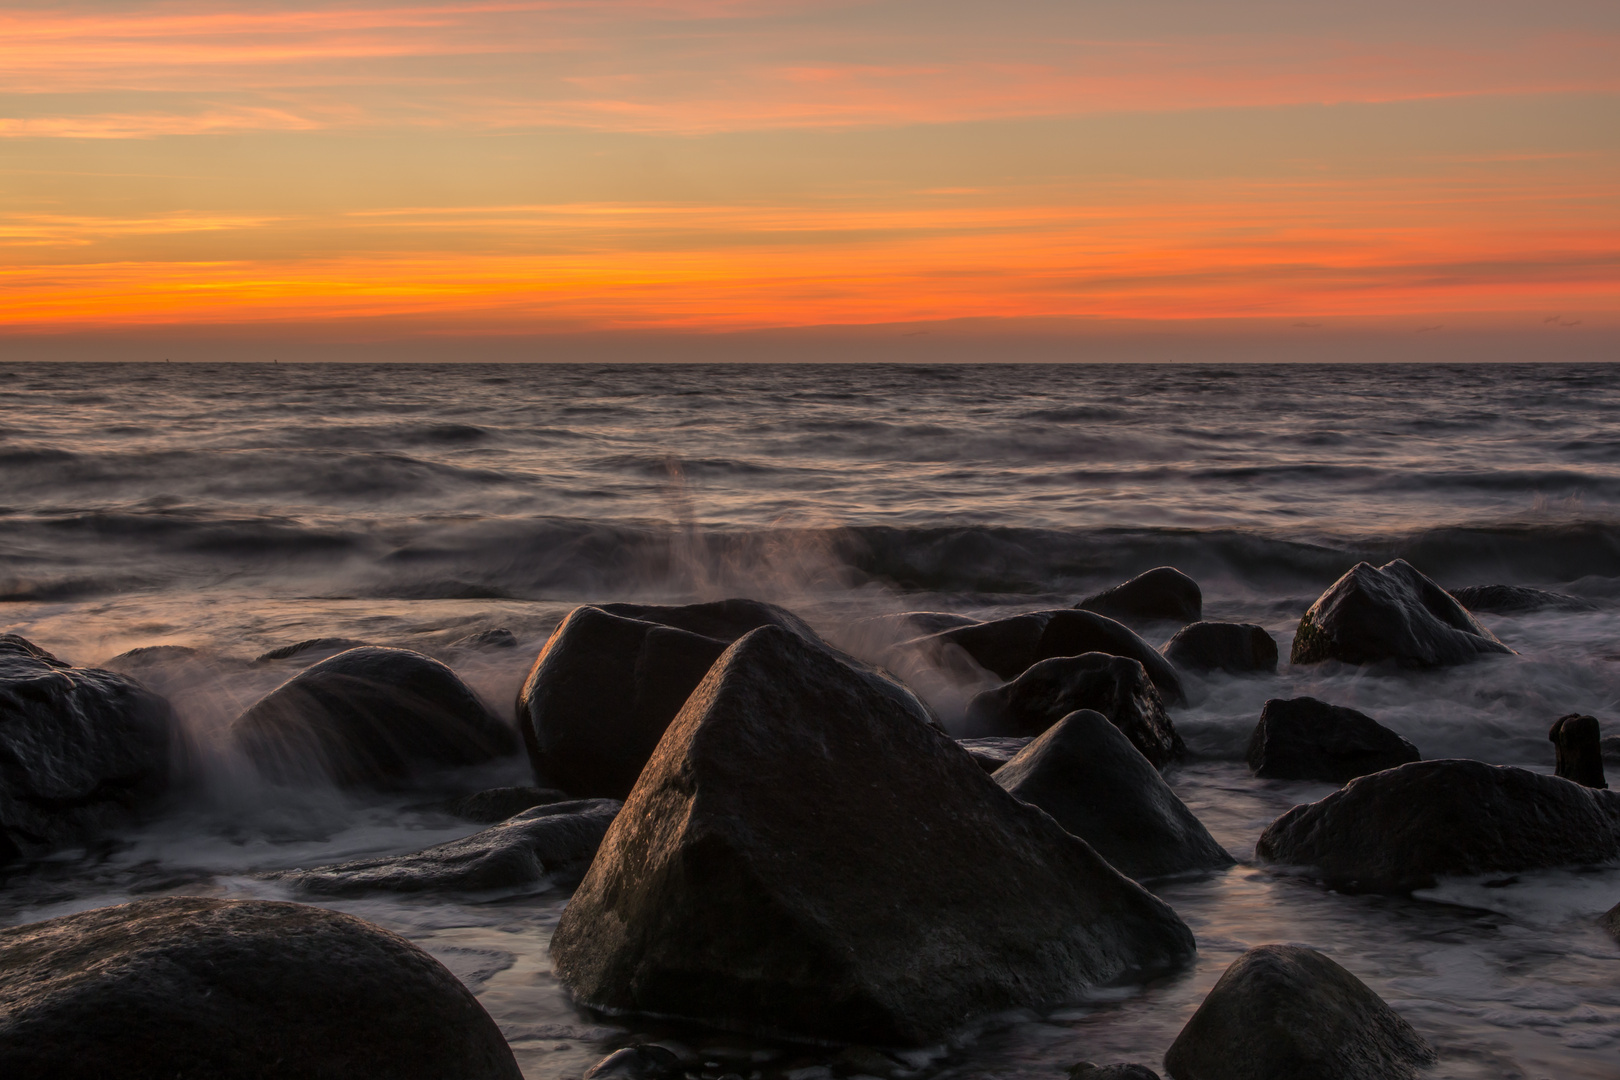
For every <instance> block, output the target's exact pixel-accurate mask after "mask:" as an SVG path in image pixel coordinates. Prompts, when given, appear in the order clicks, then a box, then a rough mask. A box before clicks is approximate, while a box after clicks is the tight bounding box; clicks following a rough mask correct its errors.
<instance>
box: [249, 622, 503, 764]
mask: <svg viewBox="0 0 1620 1080" xmlns="http://www.w3.org/2000/svg"><path fill="white" fill-rule="evenodd" d="M231 732H232V735H233V736H234V737H235V738H236V740H237V742H238V744H239V745H241V747H242V748H243V749H244V750H245V751H246V753H247V755H248V756H249V757H250V758H251V759H252V761H253V763H254V764H255V765H256V766H258V768H259V770H260V771H261V772H262V773H264V774H265V775H266V776H267V777H269V778H270V779H272V780H275V781H277V782H281V783H308V782H319V781H322V780H329V781H330V782H332V783H336V784H338V785H340V786H342V787H381V788H386V787H396V786H400V785H405V784H409V783H411V782H413V781H416V780H419V779H421V778H422V777H423V776H425V775H427V774H429V773H431V772H433V771H435V770H440V769H445V768H451V767H456V766H465V765H478V764H482V763H483V762H486V761H490V760H492V759H494V758H497V757H502V756H505V755H507V754H510V753H513V752H514V751H515V750H516V749H517V736H516V733H515V732H513V731H512V729H511V728H510V727H509V726H507V725H506V724H504V723H502V722H501V721H500V720H498V719H496V718H495V717H494V716H493V715H492V714H491V713H490V711H489V710H488V709H487V708H485V707H484V704H483V702H481V701H479V700H478V696H477V695H476V694H474V693H473V692H472V691H471V690H470V689H468V688H467V685H466V684H465V683H463V682H462V681H461V679H460V678H459V677H458V676H457V675H456V673H455V672H454V671H452V670H450V668H448V667H446V666H445V665H444V664H441V663H440V662H439V661H437V660H434V659H432V658H430V657H426V656H423V655H422V654H421V653H414V652H411V651H409V650H407V649H385V648H379V647H377V646H367V647H365V648H360V649H350V650H348V651H347V652H341V653H338V654H337V655H336V656H332V657H328V658H327V659H325V660H322V661H321V662H320V663H318V664H316V665H314V666H313V667H309V668H305V669H304V670H303V671H302V672H300V673H299V674H297V675H295V676H294V677H293V678H291V679H289V680H287V681H286V682H284V683H282V684H281V685H280V686H279V687H277V688H276V689H275V690H272V691H271V692H270V693H269V694H267V695H265V697H264V698H263V699H262V700H260V701H259V703H258V704H257V705H254V706H253V707H252V708H251V709H249V710H248V711H247V712H245V713H243V714H242V715H241V716H240V717H238V718H237V720H236V723H235V724H234V725H233V727H232V729H231Z"/></svg>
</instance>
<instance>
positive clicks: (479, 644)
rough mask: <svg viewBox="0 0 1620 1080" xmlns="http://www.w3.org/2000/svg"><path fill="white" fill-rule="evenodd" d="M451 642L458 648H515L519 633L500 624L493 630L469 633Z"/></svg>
mask: <svg viewBox="0 0 1620 1080" xmlns="http://www.w3.org/2000/svg"><path fill="white" fill-rule="evenodd" d="M450 644H451V645H452V646H453V647H454V648H458V649H515V648H517V635H516V634H514V633H512V631H510V630H508V629H506V628H505V627H504V626H498V627H496V628H495V629H493V630H483V631H480V632H479V633H476V634H468V635H467V636H466V637H464V638H457V639H456V640H455V641H453V642H451V643H450Z"/></svg>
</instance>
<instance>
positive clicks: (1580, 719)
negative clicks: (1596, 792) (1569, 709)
mask: <svg viewBox="0 0 1620 1080" xmlns="http://www.w3.org/2000/svg"><path fill="white" fill-rule="evenodd" d="M1547 739H1548V740H1549V741H1550V742H1551V743H1552V744H1553V747H1554V754H1555V757H1556V762H1557V763H1556V765H1555V766H1554V772H1555V773H1556V774H1557V775H1558V776H1562V777H1563V778H1564V779H1565V780H1573V781H1575V782H1576V783H1577V784H1583V785H1585V786H1586V787H1590V788H1606V787H1608V786H1609V782H1608V780H1607V779H1605V778H1604V775H1603V738H1602V733H1601V732H1599V731H1598V722H1597V717H1595V716H1583V715H1581V714H1580V713H1570V714H1569V715H1568V716H1560V717H1559V718H1558V719H1557V720H1554V721H1553V726H1552V730H1551V731H1549V732H1547Z"/></svg>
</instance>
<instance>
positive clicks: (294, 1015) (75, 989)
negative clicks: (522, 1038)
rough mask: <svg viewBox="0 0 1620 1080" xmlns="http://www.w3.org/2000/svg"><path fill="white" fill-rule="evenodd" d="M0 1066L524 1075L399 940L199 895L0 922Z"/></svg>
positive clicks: (88, 1073) (86, 1074) (499, 1079)
mask: <svg viewBox="0 0 1620 1080" xmlns="http://www.w3.org/2000/svg"><path fill="white" fill-rule="evenodd" d="M0 1075H3V1076H8V1077H18V1078H22V1077H52V1078H54V1080H106V1078H107V1077H120V1078H126V1080H159V1078H162V1080H169V1078H172V1077H175V1076H183V1077H230V1078H232V1080H260V1078H263V1080H271V1078H277V1080H279V1078H283V1077H289V1076H296V1077H301V1078H310V1080H361V1078H367V1077H389V1078H391V1080H521V1074H520V1073H519V1072H518V1067H517V1063H516V1062H515V1061H514V1060H513V1058H512V1052H511V1050H509V1049H508V1048H507V1046H506V1041H505V1040H504V1039H503V1038H502V1037H501V1033H500V1030H499V1029H498V1028H496V1026H495V1022H494V1021H493V1020H491V1019H490V1018H489V1014H488V1013H486V1012H484V1010H483V1007H482V1006H480V1005H479V1004H478V1001H477V999H476V998H474V997H473V995H472V994H471V993H470V992H468V990H467V989H466V987H464V986H462V985H461V983H460V982H458V981H457V980H456V977H455V976H454V975H452V974H450V972H449V971H447V970H445V968H444V966H443V965H441V964H440V963H439V962H438V961H437V960H434V959H433V958H432V957H431V956H429V955H428V954H427V953H425V952H423V951H422V950H421V949H419V948H417V947H416V946H415V945H412V944H411V943H410V942H408V941H406V940H405V939H404V938H402V937H399V936H398V935H396V934H391V933H389V932H388V931H386V930H383V929H380V928H379V927H375V926H372V925H371V924H369V923H365V922H362V921H360V920H359V919H356V918H354V917H353V916H350V915H340V914H338V913H337V912H333V911H326V910H323V909H321V908H312V907H305V906H303V905H302V904H283V903H272V902H268V901H260V900H212V899H203V898H196V897H166V898H163V899H156V900H140V901H136V902H135V903H133V904H124V905H122V906H120V907H111V908H99V909H97V910H94V911H82V912H79V913H77V914H74V915H65V916H62V917H61V918H58V919H50V920H47V921H45V922H39V923H31V924H29V925H26V926H14V927H8V928H6V929H3V930H0Z"/></svg>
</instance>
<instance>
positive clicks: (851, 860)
mask: <svg viewBox="0 0 1620 1080" xmlns="http://www.w3.org/2000/svg"><path fill="white" fill-rule="evenodd" d="M1192 952H1193V940H1192V935H1191V934H1190V932H1189V931H1188V930H1187V928H1186V927H1185V926H1184V925H1183V924H1182V922H1181V920H1180V919H1178V918H1177V917H1176V915H1175V913H1174V912H1173V911H1172V910H1171V909H1170V908H1169V907H1168V906H1167V905H1165V904H1164V903H1163V902H1161V901H1159V900H1158V899H1156V898H1155V897H1153V896H1152V895H1150V894H1149V893H1147V892H1146V891H1144V890H1143V889H1142V888H1141V887H1140V886H1138V885H1137V884H1136V883H1135V882H1132V881H1130V880H1128V879H1126V878H1125V877H1123V876H1121V875H1120V874H1119V873H1118V872H1117V871H1115V870H1114V869H1113V868H1112V867H1110V866H1109V865H1108V864H1107V863H1106V862H1104V861H1103V859H1102V858H1101V857H1100V856H1098V855H1097V854H1096V852H1094V851H1093V850H1092V849H1091V848H1090V847H1088V846H1087V845H1086V844H1085V843H1084V842H1083V841H1081V840H1078V839H1076V838H1075V837H1073V836H1070V835H1069V834H1068V833H1066V832H1064V831H1063V829H1062V828H1061V827H1060V826H1059V825H1058V824H1057V823H1056V822H1055V821H1053V820H1052V819H1051V818H1050V817H1049V816H1047V815H1046V814H1045V813H1043V812H1041V811H1039V810H1037V809H1035V808H1034V807H1031V806H1026V805H1024V804H1022V803H1020V802H1018V801H1017V800H1016V799H1014V798H1013V797H1012V796H1010V795H1008V794H1007V793H1006V792H1005V791H1003V790H1002V789H1001V788H999V787H998V786H996V784H995V783H994V781H992V780H991V779H990V778H989V777H987V776H985V775H984V773H983V771H982V770H981V769H980V768H979V767H978V766H977V765H975V764H974V762H973V760H972V758H970V757H969V756H968V755H967V754H964V753H963V752H962V751H961V749H960V748H959V747H957V746H955V745H953V744H952V743H951V742H950V740H949V739H948V738H947V737H945V736H944V735H943V734H941V733H940V732H938V731H937V730H935V729H934V728H932V727H931V726H930V723H929V716H928V713H927V711H926V710H925V709H924V707H923V706H922V704H921V703H920V702H919V701H918V700H917V699H916V697H915V695H913V694H912V693H911V692H910V691H909V690H907V689H906V688H905V687H903V686H901V685H899V684H898V683H895V682H893V681H892V680H889V679H887V678H885V677H883V676H882V675H880V674H878V673H876V672H872V671H868V670H862V669H860V668H858V667H855V666H853V665H851V664H849V663H846V662H845V661H844V660H843V658H842V657H840V656H839V655H838V654H836V653H834V652H833V651H831V650H830V649H828V648H826V647H825V646H823V645H821V644H820V643H818V642H815V641H813V640H810V639H808V638H805V637H803V636H800V635H798V634H794V633H791V632H787V631H784V630H782V629H780V628H777V627H764V628H761V629H759V630H756V631H754V632H752V633H750V634H748V635H747V636H745V637H743V638H742V639H740V640H739V641H738V642H737V643H736V644H734V645H732V646H731V647H730V648H729V649H728V650H727V652H726V654H725V655H724V656H723V657H722V658H721V660H720V661H719V662H718V663H717V664H716V665H715V666H714V667H713V669H711V671H710V672H709V674H708V675H707V676H706V677H705V678H704V680H703V683H702V684H701V685H700V686H699V687H698V688H697V690H696V691H694V692H693V694H692V696H691V698H690V699H689V700H688V701H687V703H686V705H685V707H684V708H683V709H682V710H681V712H680V715H679V716H677V717H676V718H675V721H674V722H673V723H672V724H671V725H670V727H669V729H668V731H666V732H665V734H664V738H663V740H662V741H661V742H660V743H659V745H658V749H657V752H656V753H655V754H654V756H653V758H652V760H651V761H650V762H649V763H648V765H647V767H646V769H645V770H644V771H643V772H642V775H641V779H640V780H639V781H638V782H637V784H636V787H635V790H634V791H632V792H631V794H630V798H629V799H628V801H627V802H626V803H625V808H624V811H623V812H622V813H621V814H620V815H619V817H618V819H617V820H616V821H615V822H614V824H613V827H612V828H610V829H609V830H608V835H607V838H606V839H605V840H604V842H603V845H602V849H601V851H600V852H599V853H598V854H597V857H596V860H595V861H594V862H593V863H592V864H591V868H590V871H589V872H588V873H587V874H586V877H585V880H584V882H583V883H582V884H581V885H580V887H579V889H578V890H577V891H576V892H575V894H574V897H573V899H572V900H571V901H570V902H569V904H568V906H567V907H566V908H565V909H564V911H563V915H562V919H561V921H560V922H559V924H558V926H557V930H556V933H555V935H554V936H553V938H552V943H551V953H552V957H553V959H554V961H555V966H556V971H557V974H558V976H559V978H561V979H562V981H563V982H564V983H565V984H566V985H567V986H568V987H569V988H570V989H572V990H573V992H574V993H575V994H576V995H577V997H578V998H579V1000H580V1001H581V1002H582V1003H584V1004H587V1005H590V1006H592V1007H596V1008H602V1009H606V1010H609V1011H615V1012H631V1013H652V1014H662V1015H666V1016H674V1017H683V1018H688V1019H693V1020H699V1021H702V1022H704V1023H707V1024H711V1025H715V1026H719V1027H724V1028H731V1029H740V1030H762V1031H774V1032H779V1033H785V1034H791V1035H796V1036H804V1037H811V1038H819V1039H829V1040H834V1041H837V1042H863V1043H868V1044H872V1045H888V1046H894V1045H903V1044H918V1043H925V1042H928V1041H931V1040H935V1039H938V1038H940V1037H941V1036H942V1035H944V1034H946V1033H948V1032H950V1031H953V1030H955V1029H957V1028H958V1027H960V1026H961V1025H962V1024H964V1023H966V1022H968V1021H970V1020H972V1019H974V1018H976V1017H981V1016H985V1015H988V1014H993V1013H996V1012H999V1011H1002V1010H1005V1009H1008V1008H1012V1007H1020V1006H1030V1005H1035V1004H1038V1003H1043V1002H1052V1001H1061V1000H1065V999H1071V998H1073V997H1074V996H1075V995H1077V994H1079V993H1080V992H1081V991H1082V990H1084V989H1085V988H1087V987H1090V986H1095V985H1097V984H1099V983H1105V982H1112V981H1115V980H1118V979H1122V978H1129V977H1133V976H1135V975H1137V974H1138V973H1140V972H1145V971H1149V970H1157V969H1161V968H1164V967H1168V966H1171V965H1176V964H1180V963H1182V962H1184V961H1185V960H1186V958H1187V957H1189V956H1190V955H1191V954H1192Z"/></svg>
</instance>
